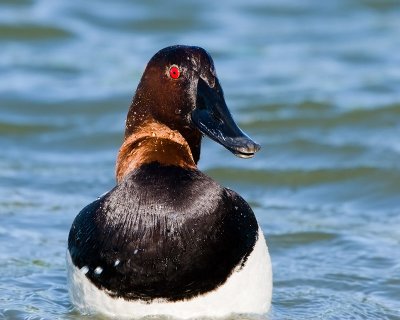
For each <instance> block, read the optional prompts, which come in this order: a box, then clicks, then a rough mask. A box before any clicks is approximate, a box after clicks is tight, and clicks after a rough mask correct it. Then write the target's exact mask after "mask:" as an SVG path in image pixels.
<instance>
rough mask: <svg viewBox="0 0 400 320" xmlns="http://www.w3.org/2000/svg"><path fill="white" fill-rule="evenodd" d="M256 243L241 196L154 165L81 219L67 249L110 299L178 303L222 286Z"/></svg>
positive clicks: (189, 173)
mask: <svg viewBox="0 0 400 320" xmlns="http://www.w3.org/2000/svg"><path fill="white" fill-rule="evenodd" d="M258 237H259V235H258V226H257V222H256V219H255V217H254V214H253V212H252V210H251V208H250V207H249V206H248V204H247V203H246V202H245V201H244V200H243V199H242V198H241V197H240V196H238V195H237V194H236V193H234V192H233V191H231V190H229V189H225V188H222V187H221V186H219V185H218V184H217V183H216V182H215V181H213V180H212V179H211V178H209V177H207V176H206V175H204V174H203V173H201V172H200V171H197V170H189V169H184V168H181V167H175V166H163V165H160V164H157V163H152V164H147V165H143V166H141V167H140V168H138V169H136V170H134V171H133V172H131V173H130V174H129V175H128V176H127V177H126V178H125V179H124V180H123V181H122V182H121V183H120V184H119V185H117V186H116V187H115V188H114V189H113V190H111V191H110V192H109V193H107V194H106V195H104V196H103V197H102V198H100V199H98V200H96V201H95V202H93V203H91V204H90V205H88V206H87V207H85V208H84V209H83V210H82V211H81V212H80V213H79V215H78V216H77V217H76V219H75V221H74V223H73V225H72V228H71V231H70V235H69V239H68V248H69V252H70V255H71V259H72V262H73V264H74V265H75V266H76V267H78V268H80V269H81V270H83V271H84V272H85V273H86V277H87V278H89V279H90V281H91V282H92V283H93V284H94V285H95V286H96V287H97V288H99V289H101V290H104V291H105V292H106V293H107V294H108V295H109V296H111V297H121V298H124V299H125V300H137V299H140V300H145V301H151V300H153V299H157V298H158V299H162V300H164V301H178V300H183V299H190V298H192V297H195V296H198V295H201V294H203V293H207V292H210V291H213V290H215V289H217V288H218V287H219V286H221V285H222V284H223V283H224V282H225V281H226V280H227V278H228V277H229V276H230V275H231V274H232V272H233V271H234V270H235V269H237V268H240V267H241V265H244V264H245V263H246V259H247V258H248V256H249V254H250V253H251V252H252V250H253V248H254V246H255V244H256V241H257V238H258Z"/></svg>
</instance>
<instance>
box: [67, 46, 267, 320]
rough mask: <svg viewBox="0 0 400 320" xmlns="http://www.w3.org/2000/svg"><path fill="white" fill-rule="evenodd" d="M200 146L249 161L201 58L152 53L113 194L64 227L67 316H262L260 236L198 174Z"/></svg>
mask: <svg viewBox="0 0 400 320" xmlns="http://www.w3.org/2000/svg"><path fill="white" fill-rule="evenodd" d="M203 135H206V136H208V137H210V138H211V139H213V140H214V141H216V142H218V143H219V144H221V145H223V146H224V147H225V148H227V149H228V150H229V151H231V152H232V153H234V154H235V155H237V156H239V157H241V158H250V157H252V156H253V155H254V154H255V153H256V152H257V151H258V150H259V149H260V146H259V145H258V144H257V143H255V142H254V141H253V140H251V139H250V138H249V137H248V136H247V135H246V134H244V133H243V132H242V131H241V130H240V129H239V127H238V126H237V125H236V123H235V122H234V120H233V118H232V116H231V114H230V112H229V110H228V108H227V106H226V103H225V99H224V95H223V91H222V88H221V86H220V83H219V80H218V78H217V76H216V72H215V68H214V63H213V60H212V59H211V57H210V55H209V54H208V53H207V52H206V51H205V50H204V49H202V48H199V47H192V46H171V47H167V48H164V49H162V50H160V51H159V52H157V53H156V54H155V55H154V56H153V57H152V58H151V60H150V61H149V63H148V65H147V67H146V69H145V71H144V73H143V76H142V78H141V80H140V83H139V85H138V88H137V91H136V93H135V96H134V98H133V101H132V104H131V106H130V109H129V112H128V115H127V119H126V129H125V137H124V142H123V144H122V146H121V148H120V150H119V153H118V157H117V163H116V180H117V184H116V186H115V187H114V188H113V189H112V190H111V191H109V192H107V193H106V194H104V195H103V196H101V197H100V198H98V199H97V200H95V201H94V202H92V203H90V204H89V205H87V206H86V207H85V208H83V209H82V211H81V212H80V213H79V214H78V215H77V217H76V218H75V220H74V221H73V223H72V226H71V230H70V233H69V237H68V252H67V269H68V283H69V292H70V296H71V300H72V302H73V304H74V305H75V306H76V308H77V309H78V310H80V311H81V312H83V313H88V314H96V313H97V314H104V315H107V316H111V317H117V318H125V317H128V318H133V317H143V316H153V315H167V316H172V317H177V318H193V317H223V316H228V315H230V314H233V313H240V314H262V313H265V312H267V311H268V309H269V307H270V304H271V295H272V271H271V261H270V257H269V254H268V249H267V245H266V243H265V239H264V235H263V232H262V231H261V229H260V227H259V226H258V224H257V221H256V218H255V215H254V213H253V211H252V209H251V208H250V206H249V205H248V204H247V202H246V201H245V200H244V199H243V198H242V197H241V196H240V195H238V194H237V193H236V192H234V191H232V190H230V189H227V188H224V187H222V186H220V185H219V184H218V183H217V182H215V181H214V180H213V179H211V178H210V177H208V176H207V175H205V174H204V173H202V172H200V171H199V170H198V168H197V162H198V161H199V158H200V144H201V139H202V136H203Z"/></svg>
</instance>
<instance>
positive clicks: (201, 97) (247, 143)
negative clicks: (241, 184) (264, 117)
mask: <svg viewBox="0 0 400 320" xmlns="http://www.w3.org/2000/svg"><path fill="white" fill-rule="evenodd" d="M191 117H192V121H193V122H194V124H195V125H196V126H197V127H198V129H199V130H200V131H201V132H202V133H203V134H205V135H207V136H208V137H210V138H211V139H213V140H214V141H216V142H218V143H219V144H222V145H223V146H224V147H225V148H227V149H228V150H229V151H231V152H232V153H233V154H235V155H236V156H238V157H241V158H251V157H253V156H254V154H255V153H256V152H257V151H258V150H260V148H261V146H260V145H259V144H257V143H255V142H254V141H253V140H251V139H250V138H249V137H248V136H247V135H246V134H245V133H244V132H243V131H242V130H240V129H239V127H238V126H237V125H236V123H235V121H234V120H233V119H232V115H231V113H230V112H229V110H228V107H227V106H226V103H225V99H224V94H223V92H222V88H221V86H220V84H219V82H218V80H217V79H216V81H215V85H214V87H213V88H211V87H210V86H209V85H208V84H207V83H206V82H205V81H204V80H202V79H201V78H200V79H199V82H198V85H197V103H196V109H194V110H193V111H192V114H191Z"/></svg>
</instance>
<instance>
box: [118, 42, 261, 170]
mask: <svg viewBox="0 0 400 320" xmlns="http://www.w3.org/2000/svg"><path fill="white" fill-rule="evenodd" d="M149 123H150V124H151V123H157V124H162V125H164V126H166V127H168V128H169V129H171V130H174V131H177V132H179V133H180V134H181V135H182V137H183V138H184V139H185V140H186V142H187V143H188V145H189V148H190V150H191V153H192V156H193V160H194V162H195V163H197V161H198V160H199V157H200V143H201V137H202V135H203V134H205V135H207V136H208V137H210V138H211V139H213V140H215V141H217V142H218V143H220V144H221V145H223V146H224V147H225V148H227V149H228V150H230V151H231V152H233V153H234V154H235V155H237V156H239V157H242V158H250V157H252V156H254V154H255V153H256V152H257V151H258V150H259V149H260V146H259V145H258V144H257V143H255V142H254V141H253V140H251V139H250V138H249V137H248V136H247V135H246V134H245V133H243V132H242V131H241V130H240V129H239V127H238V126H237V125H236V123H235V121H234V120H233V119H232V116H231V114H230V112H229V110H228V108H227V106H226V103H225V99H224V94H223V91H222V88H221V85H220V83H219V81H218V78H217V76H216V72H215V68H214V63H213V60H212V58H211V57H210V55H209V54H208V53H207V51H205V50H204V49H202V48H199V47H190V46H172V47H167V48H164V49H162V50H160V51H159V52H157V53H156V54H155V55H154V56H153V57H152V58H151V60H150V61H149V63H148V64H147V67H146V69H145V71H144V73H143V76H142V78H141V80H140V83H139V85H138V88H137V91H136V94H135V96H134V98H133V101H132V105H131V107H130V109H129V112H128V116H127V120H126V131H125V139H128V138H129V137H130V136H132V135H134V134H137V133H138V132H140V130H142V129H143V126H144V124H146V126H148V124H149Z"/></svg>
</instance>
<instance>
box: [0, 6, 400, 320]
mask: <svg viewBox="0 0 400 320" xmlns="http://www.w3.org/2000/svg"><path fill="white" fill-rule="evenodd" d="M176 43H181V44H192V45H199V46H203V47H204V48H206V49H207V50H208V51H209V52H210V53H211V55H212V56H213V57H214V60H215V64H216V68H217V72H218V75H219V78H220V81H221V83H222V86H223V88H224V90H225V95H226V99H227V103H228V105H229V107H230V108H231V110H232V112H233V115H234V117H235V118H236V119H237V121H238V122H239V124H240V125H241V126H242V128H243V129H244V130H245V131H247V132H248V133H249V134H250V135H251V136H252V137H254V138H255V140H257V141H258V142H259V143H261V144H262V151H261V152H260V153H258V154H257V156H256V157H255V158H254V159H252V160H242V159H238V158H236V157H234V156H233V155H232V154H230V153H229V152H228V151H227V150H225V149H223V148H222V147H221V146H219V145H217V144H215V143H213V142H210V141H209V140H207V141H204V144H203V159H202V160H201V161H200V167H201V169H202V170H205V171H206V172H207V173H208V174H209V175H211V176H212V177H213V178H215V179H216V180H218V181H219V182H220V183H222V184H224V185H226V186H229V187H230V188H233V189H235V190H236V191H238V192H239V193H241V194H242V195H243V196H244V197H245V198H246V199H247V200H248V201H249V202H250V203H251V205H252V207H253V208H254V210H255V212H256V215H257V217H258V219H259V222H260V224H261V226H262V228H263V230H264V233H265V235H266V237H267V241H268V244H269V247H270V252H271V257H272V261H273V269H274V295H273V307H272V309H271V311H270V313H269V314H268V316H267V318H268V319H270V320H275V319H400V161H399V159H400V138H399V137H400V54H399V52H400V2H399V1H396V0H338V1H312V0H305V1H295V0H284V1H280V0H271V1H269V0H266V1H261V0H247V1H211V0H205V1H181V2H179V3H178V2H174V1H161V0H152V1H144V0H142V1H128V0H117V1H100V0H92V1H78V2H77V1H67V0H3V1H1V2H0V48H1V50H0V57H1V59H0V75H1V76H0V147H1V152H0V217H1V224H0V318H4V319H41V318H44V319H76V318H82V319H94V318H92V317H85V316H80V315H79V314H78V313H77V312H76V311H74V310H73V307H72V306H71V304H70V302H69V299H68V295H67V290H66V271H65V265H64V264H65V260H64V257H65V250H66V239H67V235H68V231H69V227H70V224H71V222H72V220H73V218H74V217H75V215H76V214H77V212H78V211H79V210H80V209H81V208H82V207H83V206H84V205H85V204H87V203H88V202H90V201H91V200H93V199H94V198H95V197H97V196H98V195H99V194H101V193H103V192H105V191H107V190H108V189H110V188H111V187H113V185H114V161H115V156H116V152H117V150H118V148H119V146H120V144H121V140H122V134H123V127H124V120H125V115H126V112H127V109H128V106H129V104H130V100H131V97H132V94H133V92H134V90H135V87H136V85H137V83H138V80H139V78H140V76H141V73H142V71H143V69H144V66H145V64H146V62H147V61H148V59H149V58H150V57H151V56H152V55H153V54H154V53H155V52H156V51H157V50H159V49H160V48H162V47H164V46H167V45H171V44H176ZM244 290H245V288H244ZM239 318H240V317H239ZM96 319H98V318H96Z"/></svg>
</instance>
